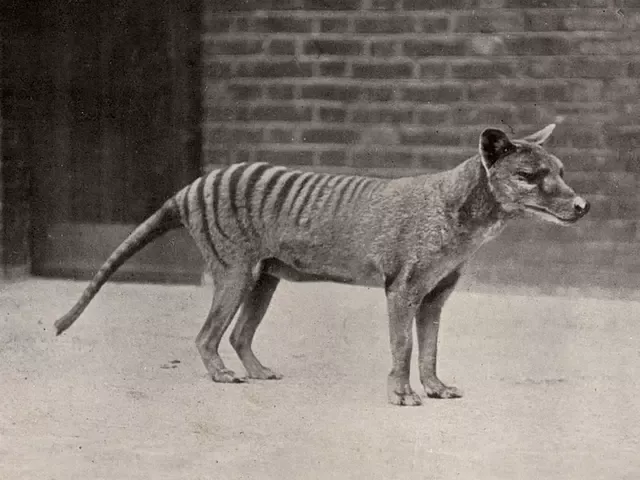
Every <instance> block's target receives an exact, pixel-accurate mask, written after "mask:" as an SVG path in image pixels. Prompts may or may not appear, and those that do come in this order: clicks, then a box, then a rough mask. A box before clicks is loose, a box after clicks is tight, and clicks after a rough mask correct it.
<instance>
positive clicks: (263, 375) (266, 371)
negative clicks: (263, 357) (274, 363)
mask: <svg viewBox="0 0 640 480" xmlns="http://www.w3.org/2000/svg"><path fill="white" fill-rule="evenodd" d="M247 375H248V377H249V378H253V379H256V380H280V379H281V378H282V375H281V374H280V373H278V372H274V371H273V370H271V369H270V368H267V367H261V368H253V369H251V370H247Z"/></svg>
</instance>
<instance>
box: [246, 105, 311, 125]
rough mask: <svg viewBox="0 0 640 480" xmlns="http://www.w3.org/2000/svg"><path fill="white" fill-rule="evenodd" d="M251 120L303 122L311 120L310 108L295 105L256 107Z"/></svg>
mask: <svg viewBox="0 0 640 480" xmlns="http://www.w3.org/2000/svg"><path fill="white" fill-rule="evenodd" d="M251 119H252V120H256V121H263V122H271V121H273V122H304V121H309V120H311V108H310V107H307V106H304V107H303V106H295V105H256V106H254V107H253V109H252V111H251Z"/></svg>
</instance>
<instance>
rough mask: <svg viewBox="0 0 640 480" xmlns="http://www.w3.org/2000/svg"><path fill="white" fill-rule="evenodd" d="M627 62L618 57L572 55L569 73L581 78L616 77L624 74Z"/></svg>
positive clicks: (568, 67)
mask: <svg viewBox="0 0 640 480" xmlns="http://www.w3.org/2000/svg"><path fill="white" fill-rule="evenodd" d="M626 66H627V62H626V61H625V60H624V59H618V58H600V57H572V58H571V60H570V61H569V62H568V65H567V75H568V76H569V77H579V78H616V77H621V76H623V75H624V73H625V71H626Z"/></svg>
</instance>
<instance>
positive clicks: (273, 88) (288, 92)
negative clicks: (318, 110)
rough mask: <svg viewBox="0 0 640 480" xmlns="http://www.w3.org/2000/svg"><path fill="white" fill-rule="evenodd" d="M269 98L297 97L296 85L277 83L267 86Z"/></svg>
mask: <svg viewBox="0 0 640 480" xmlns="http://www.w3.org/2000/svg"><path fill="white" fill-rule="evenodd" d="M265 91H266V94H267V98H269V99H271V100H293V99H294V98H296V92H295V87H294V86H293V85H287V84H280V83H279V84H275V85H269V86H267V87H265Z"/></svg>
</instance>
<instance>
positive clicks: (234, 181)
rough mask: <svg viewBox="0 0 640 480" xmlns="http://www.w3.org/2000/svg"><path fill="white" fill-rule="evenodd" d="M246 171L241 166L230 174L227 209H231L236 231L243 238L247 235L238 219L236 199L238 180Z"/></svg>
mask: <svg viewBox="0 0 640 480" xmlns="http://www.w3.org/2000/svg"><path fill="white" fill-rule="evenodd" d="M246 169H247V165H242V166H240V167H238V168H236V169H235V170H234V171H233V172H231V176H230V177H229V208H231V216H232V217H233V218H235V219H236V224H237V225H238V229H240V232H241V233H242V234H243V235H244V236H245V237H248V236H249V233H248V232H247V229H246V228H244V225H243V224H242V219H241V218H240V214H239V209H238V198H237V194H238V183H240V178H241V177H242V175H243V174H244V172H245V170H246Z"/></svg>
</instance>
